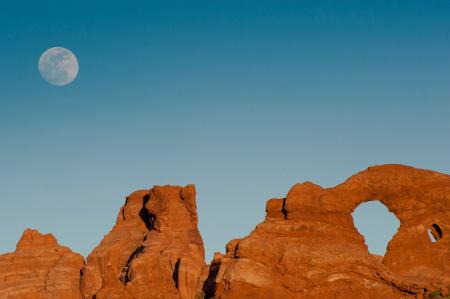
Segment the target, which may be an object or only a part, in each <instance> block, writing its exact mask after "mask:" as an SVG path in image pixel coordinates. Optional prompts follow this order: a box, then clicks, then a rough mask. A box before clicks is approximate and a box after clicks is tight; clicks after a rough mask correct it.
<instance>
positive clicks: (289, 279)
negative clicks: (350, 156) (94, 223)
mask: <svg viewBox="0 0 450 299" xmlns="http://www.w3.org/2000/svg"><path fill="white" fill-rule="evenodd" d="M369 200H379V201H381V202H383V203H384V204H385V205H386V206H387V207H388V209H389V210H390V211H391V212H392V213H394V214H395V215H396V216H397V218H398V219H399V220H400V222H401V225H400V227H399V229H398V231H397V233H396V234H395V235H394V237H393V238H392V240H391V241H390V243H389V245H388V248H387V252H386V254H385V255H384V256H377V255H373V254H370V253H369V252H368V248H367V246H366V244H365V243H364V238H363V236H361V235H360V234H359V233H358V231H357V230H356V228H355V226H354V223H353V218H352V212H353V211H354V210H355V208H356V207H357V206H358V205H359V204H361V203H363V202H365V201H369ZM197 222H198V217H197V208H196V202H195V187H194V186H193V185H188V186H186V187H178V186H156V187H154V188H152V189H150V190H141V191H136V192H134V193H133V194H131V195H130V196H129V197H128V198H127V199H126V202H125V204H124V205H123V207H122V208H121V210H120V212H119V215H118V216H117V221H116V224H115V226H114V227H113V228H112V230H111V231H110V232H109V233H108V234H107V235H106V236H105V238H104V239H103V240H102V242H101V243H100V244H99V245H98V246H97V248H95V249H94V250H93V251H92V253H91V254H90V255H89V256H88V258H87V261H86V265H84V260H83V258H82V257H81V256H80V255H78V254H75V253H73V252H71V251H70V249H68V248H66V247H62V246H59V245H58V243H57V242H56V240H55V239H54V237H53V236H51V235H42V234H40V233H39V232H37V231H34V230H27V231H25V233H24V235H23V236H22V238H21V240H20V241H19V243H18V244H17V249H16V251H15V252H14V253H10V254H4V255H1V256H0V269H1V271H0V299H19V298H20V299H24V298H25V299H60V298H64V299H122V298H123V299H153V298H164V299H200V298H216V299H237V298H256V299H258V298H259V299H265V298H267V299H269V298H270V299H276V298H295V299H302V298H305V299H306V298H307V299H311V298H312V299H314V298H317V299H319V298H320V299H324V298H333V299H344V298H345V299H347V298H358V299H360V298H369V299H386V298H389V299H401V298H403V299H404V298H418V299H423V298H430V297H429V295H431V293H432V292H434V293H433V294H434V295H437V294H438V293H440V294H441V295H442V296H443V297H445V296H449V295H450V294H449V289H450V238H449V236H448V234H449V233H450V176H449V175H446V174H441V173H437V172H433V171H428V170H421V169H415V168H412V167H407V166H402V165H383V166H376V167H371V168H368V169H367V170H365V171H363V172H360V173H358V174H356V175H354V176H352V177H351V178H349V179H348V180H347V181H345V182H344V183H342V184H340V185H338V186H336V187H333V188H322V187H321V186H318V185H315V184H313V183H310V182H305V183H301V184H296V185H294V186H293V187H292V188H291V190H290V191H289V192H288V194H287V196H286V197H285V198H279V199H271V200H269V201H267V204H266V218H265V220H264V222H262V223H260V224H259V225H258V226H257V227H256V228H255V229H254V231H253V232H251V233H250V235H249V236H246V237H244V238H241V239H235V240H231V241H230V242H228V244H227V245H226V253H225V254H221V253H216V254H215V256H214V259H213V261H212V262H211V264H210V265H206V264H205V262H204V248H203V241H202V238H201V236H200V233H199V231H198V228H197ZM428 234H429V235H430V236H431V238H432V239H434V241H435V242H432V241H431V240H430V238H429V236H428ZM434 298H439V297H436V296H435V297H434Z"/></svg>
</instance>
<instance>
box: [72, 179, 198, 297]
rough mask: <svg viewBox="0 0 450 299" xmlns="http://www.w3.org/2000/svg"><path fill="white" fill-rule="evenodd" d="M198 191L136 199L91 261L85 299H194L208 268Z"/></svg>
mask: <svg viewBox="0 0 450 299" xmlns="http://www.w3.org/2000/svg"><path fill="white" fill-rule="evenodd" d="M197 221H198V220H197V208H196V203H195V187H194V186H193V185H188V186H186V187H177V186H156V187H154V188H153V189H151V190H144V191H137V192H134V193H133V194H131V195H130V196H129V197H128V198H127V200H126V203H125V205H124V206H123V207H122V209H121V210H120V212H119V215H118V217H117V222H116V225H115V226H114V227H113V229H112V230H111V232H110V233H109V234H108V235H107V236H105V238H104V239H103V241H102V242H101V243H100V245H99V246H98V247H97V248H95V249H94V251H93V252H92V253H91V254H90V255H89V257H88V258H87V265H86V268H85V270H84V274H83V277H82V284H81V291H82V293H83V295H84V296H85V297H86V298H96V299H103V298H104V299H114V298H117V299H119V298H134V299H147V298H148V299H153V298H164V299H166V298H167V299H170V298H177V299H178V298H180V299H194V298H195V296H196V294H197V292H199V291H201V285H200V284H199V279H200V276H201V273H202V271H203V269H204V267H205V262H204V248H203V241H202V238H201V236H200V233H199V231H198V229H197Z"/></svg>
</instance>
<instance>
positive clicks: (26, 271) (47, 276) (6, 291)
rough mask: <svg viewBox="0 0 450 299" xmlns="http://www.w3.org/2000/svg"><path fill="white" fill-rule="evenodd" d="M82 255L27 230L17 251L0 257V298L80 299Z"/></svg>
mask: <svg viewBox="0 0 450 299" xmlns="http://www.w3.org/2000/svg"><path fill="white" fill-rule="evenodd" d="M83 266H84V259H83V257H82V256H81V255H79V254H76V253H73V252H72V251H71V250H70V249H69V248H67V247H62V246H60V245H58V243H57V242H56V239H55V238H54V237H53V236H52V235H50V234H48V235H42V234H41V233H39V232H38V231H36V230H31V229H28V230H26V231H25V232H24V233H23V235H22V238H21V239H20V241H19V242H18V243H17V248H16V251H15V252H13V253H9V254H4V255H0V299H41V298H42V299H44V298H45V299H47V298H48V299H60V298H65V299H81V295H80V289H79V288H80V286H79V281H80V272H81V269H82V268H83Z"/></svg>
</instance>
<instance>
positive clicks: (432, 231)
mask: <svg viewBox="0 0 450 299" xmlns="http://www.w3.org/2000/svg"><path fill="white" fill-rule="evenodd" d="M428 237H429V238H430V240H431V242H433V243H436V242H437V241H439V240H440V239H441V238H442V229H441V227H440V226H439V225H437V224H432V225H431V226H430V227H429V228H428Z"/></svg>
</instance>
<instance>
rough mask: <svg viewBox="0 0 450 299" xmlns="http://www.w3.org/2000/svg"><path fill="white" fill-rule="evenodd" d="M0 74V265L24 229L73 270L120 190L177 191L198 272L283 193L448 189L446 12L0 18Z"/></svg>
mask: <svg viewBox="0 0 450 299" xmlns="http://www.w3.org/2000/svg"><path fill="white" fill-rule="evenodd" d="M53 46H62V47H66V48H68V49H70V50H71V51H73V52H74V53H75V55H77V57H78V60H79V64H80V72H79V75H78V78H77V79H76V80H75V81H74V82H73V83H72V84H70V85H68V86H65V87H55V86H51V85H49V84H48V83H46V82H45V81H44V80H43V79H42V78H41V77H40V75H39V71H38V68H37V62H38V60H39V56H40V55H41V54H42V52H43V51H45V50H46V49H47V48H50V47H53ZM0 65H1V66H2V71H1V72H0V140H1V147H0V161H1V167H0V201H1V203H2V208H1V211H2V212H3V213H2V217H0V235H1V238H0V252H5V251H10V250H13V249H14V247H15V243H16V242H17V240H18V238H19V237H20V235H21V233H22V231H23V230H24V229H25V228H26V227H33V228H37V229H40V230H41V231H43V232H53V233H54V234H55V235H56V237H57V238H58V240H59V241H60V242H61V243H62V244H65V245H68V246H70V247H71V248H73V249H74V250H75V251H78V252H81V253H83V254H84V255H86V254H87V253H88V252H90V250H91V249H92V248H94V247H95V246H96V244H97V243H98V242H99V241H100V240H101V239H102V237H103V235H104V234H106V233H107V232H108V231H109V229H110V228H111V227H112V225H113V223H114V221H115V217H116V214H117V212H118V209H119V208H120V206H121V205H122V204H123V201H124V197H125V196H126V195H127V194H129V193H131V192H132V191H133V190H135V189H142V188H149V187H151V186H153V185H158V184H187V183H195V184H196V185H197V193H198V199H197V201H198V210H199V218H200V230H201V233H202V235H203V238H204V241H205V246H206V250H207V253H208V256H209V257H210V256H211V254H212V252H214V251H219V250H222V251H223V247H224V245H225V244H226V242H227V241H228V240H230V239H232V238H236V237H242V236H245V235H247V234H248V233H249V232H250V231H251V230H252V229H253V228H254V227H255V225H256V224H257V223H259V222H260V221H262V220H263V218H264V208H265V201H266V200H267V199H269V198H272V197H283V196H285V195H286V193H287V191H288V190H289V188H290V187H291V186H292V185H293V184H294V183H296V182H299V181H306V180H310V181H314V182H315V183H318V184H320V185H323V186H333V185H335V184H338V183H340V182H342V181H343V180H345V179H346V178H347V177H348V176H350V175H351V174H353V173H355V172H357V171H360V170H363V169H365V168H366V167H367V166H369V165H373V164H384V163H403V164H408V165H412V166H416V167H420V168H428V169H434V170H437V171H441V172H446V173H450V154H449V153H450V138H449V135H450V118H449V115H450V2H448V1H433V0H430V1H392V0H390V1H320V0H316V1H244V0H240V1H142V2H138V1H127V2H123V1H122V3H118V2H117V3H116V2H113V1H95V2H94V1H77V2H73V3H69V2H61V1H54V2H52V1H45V2H41V1H39V3H38V2H37V1H8V2H2V3H1V4H0ZM372 209H379V207H377V205H373V206H372ZM373 214H374V213H369V216H368V217H372V218H369V219H368V220H367V221H368V222H367V223H370V222H371V221H373V220H374V218H373V217H374V216H372V215H373ZM386 223H388V222H387V221H380V227H382V225H385V224H386ZM382 230H383V231H385V232H386V234H388V233H389V228H388V227H385V228H382ZM376 240H380V242H381V239H376ZM379 250H382V249H379Z"/></svg>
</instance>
